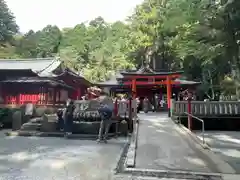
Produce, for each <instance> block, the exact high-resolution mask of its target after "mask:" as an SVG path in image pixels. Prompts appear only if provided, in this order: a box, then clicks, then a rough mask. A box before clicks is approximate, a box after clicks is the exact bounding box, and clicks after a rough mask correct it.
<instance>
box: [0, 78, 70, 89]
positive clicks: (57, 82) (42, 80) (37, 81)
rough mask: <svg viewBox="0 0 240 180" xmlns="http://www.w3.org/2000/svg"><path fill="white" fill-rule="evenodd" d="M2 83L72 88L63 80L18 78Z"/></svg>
mask: <svg viewBox="0 0 240 180" xmlns="http://www.w3.org/2000/svg"><path fill="white" fill-rule="evenodd" d="M0 82H1V83H36V84H38V83H48V84H52V85H56V86H57V85H60V86H64V87H68V88H71V87H70V86H68V85H67V84H66V83H64V82H63V81H61V80H54V79H49V78H40V77H17V78H9V79H6V80H2V81H0Z"/></svg>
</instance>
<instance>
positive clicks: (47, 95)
mask: <svg viewBox="0 0 240 180" xmlns="http://www.w3.org/2000/svg"><path fill="white" fill-rule="evenodd" d="M2 98H3V103H4V104H10V105H21V104H26V103H33V104H38V105H57V104H62V103H65V102H66V100H67V98H68V91H66V90H63V89H60V88H52V87H44V86H37V85H35V86H34V85H28V88H27V87H26V86H24V85H21V87H17V86H16V85H12V84H11V85H6V86H4V87H2Z"/></svg>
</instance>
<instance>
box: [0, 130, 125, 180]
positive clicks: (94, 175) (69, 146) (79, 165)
mask: <svg viewBox="0 0 240 180" xmlns="http://www.w3.org/2000/svg"><path fill="white" fill-rule="evenodd" d="M126 142H127V139H124V138H118V139H112V140H110V141H109V143H108V144H98V143H97V142H95V141H89V140H69V139H63V138H51V137H47V138H40V137H6V136H5V135H4V132H3V131H0V180H111V179H112V175H113V172H112V171H113V170H114V168H115V167H116V164H117V162H118V160H119V156H120V155H121V153H122V150H123V147H124V146H125V143H126Z"/></svg>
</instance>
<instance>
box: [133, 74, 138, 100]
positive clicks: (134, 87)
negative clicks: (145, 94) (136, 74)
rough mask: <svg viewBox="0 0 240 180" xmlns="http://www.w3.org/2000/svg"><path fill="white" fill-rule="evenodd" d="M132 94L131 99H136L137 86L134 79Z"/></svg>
mask: <svg viewBox="0 0 240 180" xmlns="http://www.w3.org/2000/svg"><path fill="white" fill-rule="evenodd" d="M132 94H133V98H136V96H137V86H136V79H135V78H134V79H132Z"/></svg>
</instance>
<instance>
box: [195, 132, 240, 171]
mask: <svg viewBox="0 0 240 180" xmlns="http://www.w3.org/2000/svg"><path fill="white" fill-rule="evenodd" d="M196 134H197V136H198V137H199V138H200V139H202V137H201V132H198V131H197V132H196ZM205 141H206V142H207V143H208V144H209V146H210V147H211V149H212V151H213V152H215V153H216V154H218V155H219V156H220V157H221V158H222V159H223V160H224V161H226V162H227V163H228V164H229V165H230V166H232V168H234V169H235V171H236V172H237V173H238V174H240V132H237V131H236V132H234V131H207V132H206V133H205Z"/></svg>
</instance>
